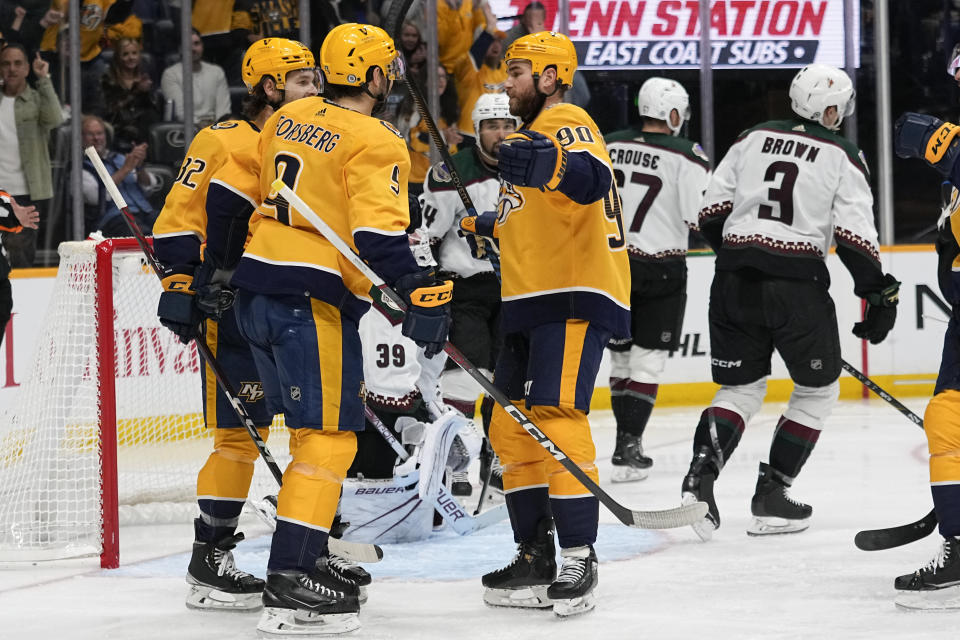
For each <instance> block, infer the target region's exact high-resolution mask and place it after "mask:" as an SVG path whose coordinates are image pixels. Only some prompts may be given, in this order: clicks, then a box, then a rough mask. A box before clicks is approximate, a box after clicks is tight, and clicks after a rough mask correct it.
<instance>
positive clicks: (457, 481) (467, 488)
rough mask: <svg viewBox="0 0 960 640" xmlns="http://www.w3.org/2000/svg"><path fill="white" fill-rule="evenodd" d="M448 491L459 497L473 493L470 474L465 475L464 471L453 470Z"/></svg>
mask: <svg viewBox="0 0 960 640" xmlns="http://www.w3.org/2000/svg"><path fill="white" fill-rule="evenodd" d="M450 493H452V494H453V495H455V496H461V497H466V496H469V495H470V494H472V493H473V486H472V485H471V484H470V476H469V475H467V472H466V471H454V472H453V483H452V484H451V486H450Z"/></svg>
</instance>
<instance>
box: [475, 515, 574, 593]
mask: <svg viewBox="0 0 960 640" xmlns="http://www.w3.org/2000/svg"><path fill="white" fill-rule="evenodd" d="M556 577H557V561H556V547H555V546H554V544H553V521H552V520H550V519H546V520H543V521H542V522H541V523H540V524H539V526H538V530H537V539H536V540H534V541H532V542H521V543H520V544H519V545H517V555H516V556H515V557H514V559H513V562H511V563H510V564H508V565H507V566H506V567H504V568H503V569H498V570H496V571H492V572H490V573H488V574H486V575H484V576H483V580H482V582H483V586H484V587H485V589H484V592H483V601H484V602H486V603H487V604H490V605H493V606H496V607H521V608H533V609H545V608H548V607H551V606H553V603H552V602H551V601H550V598H549V597H548V596H547V589H548V588H549V587H550V585H551V583H552V582H553V581H554V579H555V578H556Z"/></svg>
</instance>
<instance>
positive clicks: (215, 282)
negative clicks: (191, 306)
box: [193, 261, 236, 321]
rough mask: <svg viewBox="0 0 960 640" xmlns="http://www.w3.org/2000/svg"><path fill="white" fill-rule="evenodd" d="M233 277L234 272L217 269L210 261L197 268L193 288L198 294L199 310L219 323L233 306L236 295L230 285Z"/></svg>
mask: <svg viewBox="0 0 960 640" xmlns="http://www.w3.org/2000/svg"><path fill="white" fill-rule="evenodd" d="M231 277H233V271H232V270H229V271H228V270H226V269H217V268H215V267H214V266H213V265H212V264H211V263H210V262H208V261H204V262H203V264H201V265H200V266H199V267H197V271H196V274H195V275H194V282H193V286H194V289H195V290H196V292H197V299H196V303H197V309H198V310H199V311H200V313H201V314H203V315H204V316H205V317H207V318H212V319H214V320H217V321H219V320H220V318H221V317H222V316H223V314H224V312H225V311H227V310H228V309H229V308H230V307H232V306H233V301H234V299H235V298H236V294H235V293H234V291H233V289H232V288H231V287H230V285H229V283H230V278H231Z"/></svg>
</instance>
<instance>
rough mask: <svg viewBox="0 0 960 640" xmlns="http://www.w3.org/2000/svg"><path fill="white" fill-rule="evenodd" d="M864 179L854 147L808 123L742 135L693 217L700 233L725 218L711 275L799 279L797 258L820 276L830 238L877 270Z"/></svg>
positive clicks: (782, 123)
mask: <svg viewBox="0 0 960 640" xmlns="http://www.w3.org/2000/svg"><path fill="white" fill-rule="evenodd" d="M868 176H869V173H868V170H867V165H866V161H865V160H864V158H863V154H862V153H861V152H860V151H859V150H858V149H857V147H856V146H855V145H853V144H852V143H850V142H849V141H847V140H846V139H844V138H842V137H840V136H839V135H837V134H836V133H833V132H832V131H829V130H828V129H826V128H825V127H823V126H821V125H819V124H817V123H815V122H812V121H809V120H801V119H793V120H779V121H771V122H765V123H762V124H759V125H757V126H756V127H754V128H753V129H749V130H747V131H746V132H744V133H743V134H741V136H740V137H739V138H738V139H737V140H736V142H734V144H733V146H732V147H730V150H729V151H728V152H727V155H726V156H725V157H724V158H723V161H721V162H720V164H719V165H718V166H717V168H716V170H715V171H714V174H713V177H712V178H711V180H710V184H709V186H708V187H707V192H706V195H705V196H704V201H703V208H702V209H701V211H700V227H701V229H703V228H704V227H705V226H706V225H708V224H710V219H711V218H714V217H722V216H728V217H727V218H726V220H725V221H724V223H723V246H722V249H721V251H720V253H719V255H718V260H717V268H718V269H730V268H737V266H743V265H747V264H749V265H751V266H755V267H759V268H762V269H763V270H764V271H766V272H768V273H771V274H772V275H778V276H782V277H799V274H798V272H797V269H798V268H803V267H799V266H798V265H800V264H801V263H799V262H798V261H797V260H796V258H807V259H810V261H809V262H810V264H811V266H812V265H813V264H814V263H816V264H818V265H820V268H821V269H822V268H823V267H822V264H823V260H824V259H825V258H826V255H827V252H828V251H829V249H830V245H831V241H832V240H833V239H834V238H835V239H836V241H837V244H838V245H844V247H845V248H851V249H854V250H856V251H857V253H859V254H861V255H864V256H866V257H868V258H869V259H870V260H871V262H874V263H875V264H876V265H877V267H879V253H878V248H877V230H876V227H875V226H874V223H873V196H872V194H871V193H870V185H869V182H868ZM760 260H762V261H763V262H764V264H759V261H760ZM791 263H792V266H791ZM823 272H824V273H825V269H824V271H823Z"/></svg>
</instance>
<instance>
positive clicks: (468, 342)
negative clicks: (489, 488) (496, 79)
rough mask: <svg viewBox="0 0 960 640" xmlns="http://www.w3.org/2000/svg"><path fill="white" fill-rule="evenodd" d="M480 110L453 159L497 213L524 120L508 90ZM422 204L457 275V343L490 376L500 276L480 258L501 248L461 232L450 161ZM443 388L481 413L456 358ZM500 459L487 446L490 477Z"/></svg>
mask: <svg viewBox="0 0 960 640" xmlns="http://www.w3.org/2000/svg"><path fill="white" fill-rule="evenodd" d="M472 116H473V127H474V131H475V133H476V136H477V137H476V145H475V146H472V147H469V148H467V149H463V150H461V151H459V152H458V153H456V154H454V156H453V162H454V164H455V166H456V170H457V172H458V173H459V175H460V177H461V179H462V180H463V184H464V186H465V187H466V190H467V194H468V195H469V196H470V200H471V201H472V202H473V204H474V206H475V207H477V211H478V212H483V211H492V210H495V209H496V208H497V201H498V199H499V194H500V178H499V176H498V174H497V156H498V154H499V150H500V144H501V143H502V142H503V140H504V139H505V138H506V137H507V136H508V135H510V134H511V133H513V132H514V130H516V128H517V127H518V126H519V125H520V120H519V118H517V117H516V116H514V115H512V114H511V113H510V99H509V98H508V97H507V95H506V94H504V93H486V94H483V95H482V96H480V97H479V98H478V99H477V102H476V104H475V105H474V107H473V114H472ZM420 202H421V205H422V215H423V227H422V229H421V230H420V233H421V234H424V235H425V236H426V237H428V238H429V239H430V241H431V242H432V243H433V244H434V245H435V246H436V253H437V261H438V263H439V266H440V271H441V272H442V273H443V274H444V277H449V278H452V279H453V300H454V302H452V303H451V316H452V324H451V326H450V341H451V342H452V343H453V344H455V345H457V347H458V348H460V349H461V350H462V351H463V354H464V355H465V356H466V357H467V358H468V359H469V360H470V362H472V363H474V364H475V365H476V366H478V367H479V368H480V369H481V371H483V372H484V374H485V375H487V376H488V377H489V376H490V372H491V371H492V370H493V364H494V361H495V360H496V352H497V343H498V338H499V336H498V326H499V324H500V281H499V280H498V278H497V275H496V274H495V273H494V271H493V266H492V265H491V262H490V260H488V259H487V257H476V256H478V255H479V256H483V255H484V252H486V251H494V252H496V251H497V249H496V247H493V246H491V243H489V242H488V243H486V244H485V245H483V246H482V248H478V247H477V244H476V239H475V238H474V236H472V235H467V236H466V237H464V236H462V235H461V234H460V221H461V220H462V219H463V218H464V217H466V216H468V215H474V214H473V213H468V212H467V210H466V207H465V206H464V204H463V201H462V200H461V199H460V196H459V195H458V193H457V189H456V187H455V185H454V183H453V180H452V178H451V177H450V174H449V173H448V172H447V171H446V169H445V168H444V166H443V164H442V163H440V164H437V165H435V166H434V167H433V169H431V171H430V173H429V175H428V176H427V180H426V181H425V182H424V185H423V194H422V195H421V196H420ZM441 389H442V391H443V401H444V402H445V403H446V404H448V405H450V406H452V407H454V408H455V409H457V410H459V411H460V412H462V413H463V414H464V415H466V416H467V417H473V414H474V410H475V409H474V408H475V406H476V402H477V395H478V393H479V391H480V389H479V387H478V386H477V383H476V382H474V381H473V380H472V379H471V378H470V375H469V374H467V372H466V371H464V370H463V369H461V368H460V367H458V366H457V365H456V364H454V363H453V362H452V361H448V362H447V366H446V370H445V371H444V372H443V376H442V377H441ZM492 408H493V407H492V402H491V400H489V399H487V398H485V399H484V403H483V408H482V409H481V413H482V414H483V418H484V424H485V425H486V428H489V423H490V412H491V410H492ZM492 457H493V453H492V451H490V450H488V448H486V447H485V450H484V460H483V462H484V464H483V468H482V469H481V476H482V477H486V473H485V470H486V467H487V465H488V464H490V462H491V461H490V458H492ZM498 471H499V465H498V464H497V463H496V462H494V469H493V475H492V478H491V484H492V485H493V486H494V488H496V489H499V490H502V488H503V480H502V477H501V476H500V474H499V473H498ZM453 493H454V495H470V493H471V487H470V483H469V481H468V479H467V477H466V472H462V473H460V474H455V475H454V484H453Z"/></svg>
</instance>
